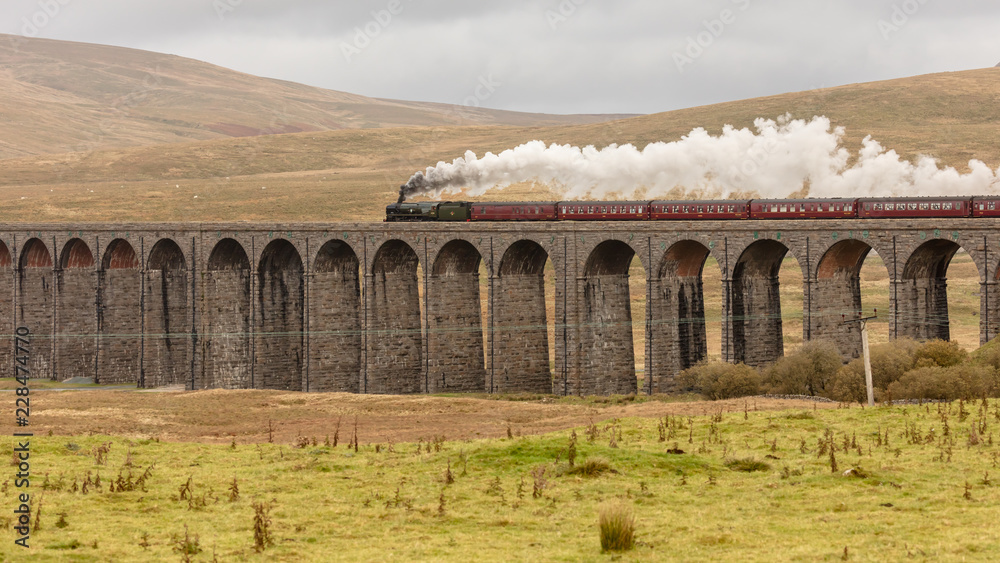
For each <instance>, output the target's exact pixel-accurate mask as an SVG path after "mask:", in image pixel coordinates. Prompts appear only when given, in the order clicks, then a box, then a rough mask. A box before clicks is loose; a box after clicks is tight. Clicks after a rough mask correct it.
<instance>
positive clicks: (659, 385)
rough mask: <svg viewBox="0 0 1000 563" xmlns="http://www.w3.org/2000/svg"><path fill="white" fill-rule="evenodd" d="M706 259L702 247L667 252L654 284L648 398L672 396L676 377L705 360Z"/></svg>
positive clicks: (682, 245) (690, 244) (683, 244)
mask: <svg viewBox="0 0 1000 563" xmlns="http://www.w3.org/2000/svg"><path fill="white" fill-rule="evenodd" d="M708 257H709V249H708V247H706V246H705V245H703V244H701V243H700V242H697V241H693V240H685V241H680V242H677V243H675V244H674V245H672V246H671V247H670V248H668V249H667V252H666V254H665V255H664V257H663V261H662V262H661V263H660V267H659V269H658V270H657V275H656V276H655V277H654V278H653V287H652V288H651V291H650V294H651V296H652V302H651V303H650V315H651V323H650V324H651V326H650V335H651V338H652V342H651V344H650V346H649V350H650V355H651V358H650V360H651V361H650V362H647V366H649V371H650V378H649V380H648V384H647V386H646V387H645V391H646V392H648V393H670V392H673V391H675V390H676V386H675V384H674V378H675V376H676V375H677V374H678V373H680V372H681V371H683V370H685V369H687V368H689V367H691V366H693V365H695V364H697V363H698V362H700V361H702V360H704V359H705V358H706V357H707V355H708V334H707V330H706V324H705V292H704V285H703V283H702V273H703V271H704V268H705V262H706V261H707V260H708Z"/></svg>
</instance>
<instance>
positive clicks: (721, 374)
mask: <svg viewBox="0 0 1000 563" xmlns="http://www.w3.org/2000/svg"><path fill="white" fill-rule="evenodd" d="M678 378H679V380H680V384H681V386H682V387H685V388H687V389H688V390H692V391H696V392H698V393H701V394H702V395H704V396H705V397H706V398H708V399H710V400H713V401H714V400H718V399H731V398H733V397H745V396H747V395H756V394H758V393H760V379H761V378H760V373H758V372H757V370H755V369H753V368H752V367H750V366H748V365H746V364H727V363H724V362H708V363H701V364H698V365H696V366H694V367H691V368H688V369H686V370H684V371H682V372H681V373H680V375H679V376H678Z"/></svg>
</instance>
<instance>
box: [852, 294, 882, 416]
mask: <svg viewBox="0 0 1000 563" xmlns="http://www.w3.org/2000/svg"><path fill="white" fill-rule="evenodd" d="M875 313H878V309H876V310H875ZM877 318H878V315H877V314H874V315H872V316H871V317H862V316H861V313H860V312H859V313H858V318H856V319H851V320H845V321H844V323H845V324H846V323H860V324H861V355H862V356H864V361H865V387H866V388H867V390H868V406H869V407H874V406H875V388H874V386H873V384H872V360H871V356H870V355H869V354H868V321H870V320H872V319H877Z"/></svg>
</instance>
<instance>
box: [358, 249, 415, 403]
mask: <svg viewBox="0 0 1000 563" xmlns="http://www.w3.org/2000/svg"><path fill="white" fill-rule="evenodd" d="M419 265H420V260H419V258H418V257H417V253H416V252H414V250H413V249H412V248H411V247H410V245H408V244H406V243H405V242H403V241H401V240H390V241H388V242H386V243H385V244H383V245H382V246H381V247H380V248H379V250H378V252H377V253H376V254H375V259H374V261H373V262H372V281H371V283H372V287H371V291H370V292H369V295H370V296H371V297H370V300H369V303H368V315H369V318H370V320H371V322H370V324H369V327H370V328H369V337H368V367H367V369H366V373H367V378H366V380H365V381H364V382H363V385H364V389H363V391H364V392H366V393H390V394H405V393H420V392H421V391H423V390H424V389H426V385H427V383H426V380H425V377H426V372H425V371H424V370H425V366H424V361H423V360H424V355H423V339H422V334H421V331H422V326H421V319H420V297H421V293H420V288H419V287H420V286H419V283H418V280H417V268H418V266H419Z"/></svg>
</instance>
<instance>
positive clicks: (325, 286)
mask: <svg viewBox="0 0 1000 563" xmlns="http://www.w3.org/2000/svg"><path fill="white" fill-rule="evenodd" d="M359 272H360V262H359V260H358V255H357V254H356V253H355V252H354V249H353V248H351V246H350V245H349V244H347V243H346V242H343V241H339V240H331V241H328V242H326V244H324V245H323V246H322V247H320V249H319V252H318V253H317V254H316V259H315V261H314V262H313V275H312V280H311V282H310V286H309V325H310V329H309V332H310V345H309V353H310V355H311V358H310V364H309V365H310V372H309V381H308V388H307V389H306V390H307V391H339V392H346V393H360V392H361V358H362V353H361V352H362V349H363V348H362V346H363V344H364V343H363V339H362V337H361V285H360V279H361V277H360V275H359Z"/></svg>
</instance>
